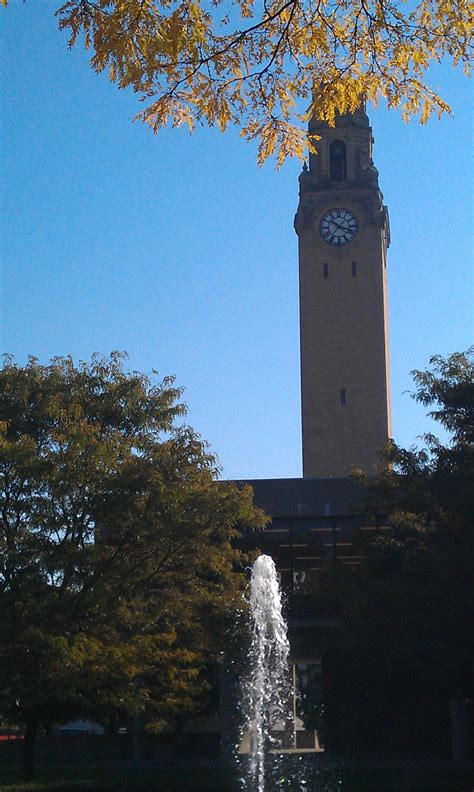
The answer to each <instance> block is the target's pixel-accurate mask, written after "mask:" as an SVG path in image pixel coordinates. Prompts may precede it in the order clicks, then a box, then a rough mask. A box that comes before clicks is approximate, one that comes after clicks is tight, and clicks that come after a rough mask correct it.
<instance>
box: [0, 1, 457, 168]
mask: <svg viewBox="0 0 474 792" xmlns="http://www.w3.org/2000/svg"><path fill="white" fill-rule="evenodd" d="M1 2H2V3H3V5H7V4H8V0H1ZM56 13H57V15H58V17H59V27H60V28H61V29H63V30H66V31H68V33H69V46H70V47H72V46H74V45H75V44H76V43H77V42H78V40H80V39H82V40H83V42H84V45H85V47H86V49H88V50H91V51H92V55H91V66H92V68H93V69H94V70H95V71H97V72H102V71H104V70H106V69H108V73H109V77H110V79H111V81H113V82H115V83H117V85H118V86H119V87H120V88H128V87H131V88H132V89H133V90H134V91H135V92H136V93H138V94H139V95H140V97H141V98H142V100H143V101H145V102H148V103H149V104H148V106H147V107H146V108H145V109H144V110H143V111H142V112H141V113H140V114H139V115H138V116H137V118H141V119H142V120H143V121H145V122H146V123H147V124H149V125H150V127H151V128H152V129H153V131H154V132H156V131H157V130H158V129H160V128H161V127H163V126H164V125H166V124H167V123H171V124H172V125H173V126H180V125H181V124H183V123H185V124H187V125H188V126H189V128H190V130H192V129H193V128H194V127H195V125H196V124H202V123H205V124H208V125H210V126H213V125H217V126H218V127H219V129H221V130H225V129H226V127H227V126H228V125H229V123H232V124H236V125H238V126H239V127H241V135H242V136H243V137H245V138H247V139H258V140H259V153H258V159H259V162H263V161H264V160H265V159H266V158H267V157H268V156H269V155H270V154H272V153H273V152H274V151H276V152H277V162H278V164H281V163H282V162H283V161H284V159H285V158H286V157H287V156H288V155H296V156H298V157H300V158H302V157H303V156H304V153H305V150H306V147H307V146H309V148H310V149H312V142H311V139H309V138H308V136H307V133H306V131H305V130H304V129H303V127H302V123H304V121H305V120H306V121H307V120H308V119H309V118H311V117H312V116H313V115H316V116H318V117H319V118H321V119H323V120H327V121H328V122H329V123H330V124H332V125H333V124H334V119H335V114H336V113H346V112H353V111H354V110H355V109H356V108H357V107H359V106H360V105H361V103H362V101H363V100H364V99H368V100H369V101H371V102H373V103H374V104H376V103H377V101H378V99H379V98H381V97H383V98H384V99H386V100H387V103H388V106H389V107H399V106H401V107H402V111H403V116H404V118H405V119H408V118H411V117H412V116H414V115H416V114H420V118H421V122H422V123H424V122H425V121H426V120H427V119H428V118H429V116H430V115H431V113H432V112H433V111H435V112H436V113H438V115H441V114H442V113H444V112H449V107H448V105H447V104H446V103H445V102H444V101H443V100H442V99H441V97H440V96H438V95H437V94H436V93H435V92H434V91H433V90H432V89H431V88H429V87H428V85H426V84H425V82H424V80H425V75H426V72H427V71H428V69H429V67H430V64H431V63H433V62H434V61H440V60H442V59H444V60H448V61H449V60H450V61H451V62H452V63H453V64H454V65H456V64H458V63H462V64H463V65H464V68H465V70H466V71H467V70H468V68H469V63H470V53H471V49H470V46H471V41H470V39H471V36H472V17H471V16H470V11H469V3H468V2H467V0H456V1H455V0H420V2H419V4H418V5H413V4H410V5H409V6H408V7H407V8H403V7H402V6H401V5H400V4H399V3H397V2H394V1H393V0H343V2H332V0H278V2H264V3H263V4H262V7H261V8H260V7H259V6H256V4H255V3H254V1H253V0H237V2H236V3H231V2H228V0H213V2H212V3H211V4H210V5H209V7H207V8H206V7H205V6H203V5H202V4H201V2H199V0H178V2H175V3H171V2H164V0H163V1H162V2H159V0H68V2H65V3H64V4H63V5H62V6H61V7H60V8H59V9H58V10H57V12H56Z"/></svg>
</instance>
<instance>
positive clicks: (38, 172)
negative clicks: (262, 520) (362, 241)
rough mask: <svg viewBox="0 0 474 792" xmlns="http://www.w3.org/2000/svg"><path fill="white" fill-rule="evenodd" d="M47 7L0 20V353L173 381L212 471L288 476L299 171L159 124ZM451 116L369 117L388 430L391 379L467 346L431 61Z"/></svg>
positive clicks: (401, 438)
mask: <svg viewBox="0 0 474 792" xmlns="http://www.w3.org/2000/svg"><path fill="white" fill-rule="evenodd" d="M58 4H59V2H51V0H42V2H41V3H34V2H27V3H21V2H18V0H17V1H15V0H13V2H12V3H11V6H10V8H9V9H8V10H7V11H3V10H2V24H3V40H4V54H3V84H2V133H3V134H2V137H3V140H4V144H3V155H2V159H3V229H2V251H3V270H2V316H1V319H2V326H1V344H0V346H1V348H2V350H3V351H6V352H9V353H11V354H13V355H14V356H15V358H16V359H17V361H19V362H20V363H23V362H24V361H25V360H26V357H27V355H28V354H33V355H36V356H37V357H38V358H39V359H40V360H41V362H47V361H48V360H49V359H50V358H51V357H52V356H54V355H67V354H72V355H73V357H74V358H75V359H76V360H79V359H88V358H90V356H91V354H92V353H93V352H99V353H102V354H108V353H109V352H110V351H111V350H112V349H119V350H127V351H128V353H129V365H130V368H133V369H136V370H140V371H147V372H149V371H151V369H152V368H156V369H158V370H159V372H160V373H161V374H163V375H165V374H175V375H176V378H177V382H178V384H180V385H183V386H185V388H186V394H185V401H186V402H187V404H188V406H189V415H188V422H189V423H190V424H191V425H192V426H193V427H194V428H195V429H196V430H197V431H199V432H200V433H201V434H202V436H203V437H204V438H205V439H206V440H208V441H209V443H210V445H211V448H212V450H213V451H214V452H215V453H216V454H217V455H218V457H219V460H220V463H221V465H222V467H223V475H224V476H226V477H230V478H243V477H248V478H253V477H254V478H261V477H285V476H299V475H301V460H300V458H301V439H300V403H299V340H298V292H297V288H298V280H297V274H298V273H297V240H296V235H295V233H294V230H293V217H294V213H295V210H296V206H297V201H298V174H299V171H300V165H299V163H297V162H295V161H293V162H289V163H288V164H287V165H285V166H284V167H283V169H282V170H281V171H279V172H277V171H275V170H274V167H273V164H271V163H268V164H267V165H266V166H264V167H263V168H258V167H257V165H256V150H255V147H254V146H253V145H252V144H248V143H245V142H243V141H242V140H241V139H240V138H239V135H238V130H236V129H230V130H229V131H228V132H227V133H226V134H225V135H222V134H221V133H219V132H218V131H217V130H214V129H205V128H203V129H199V130H198V131H197V132H196V133H195V134H194V135H192V136H190V135H189V134H188V133H187V131H185V130H181V129H180V130H165V131H163V132H160V133H159V134H158V135H157V136H154V135H153V134H152V133H151V132H150V131H149V130H148V129H147V128H146V127H144V126H143V125H141V124H140V123H135V124H133V123H132V118H133V116H134V115H135V113H136V112H138V111H139V110H140V108H141V105H140V104H139V102H138V99H137V97H135V96H133V95H131V94H130V93H124V92H121V91H118V90H117V88H116V87H115V86H113V85H111V84H110V83H109V82H108V79H107V77H106V76H105V75H101V76H97V75H95V74H94V73H93V72H92V71H91V70H90V69H89V67H88V64H87V58H86V56H85V55H84V53H83V52H82V51H80V49H76V50H74V51H72V52H69V51H68V49H67V47H66V37H65V36H64V34H61V33H59V32H58V30H57V23H56V21H55V19H54V17H53V11H54V10H55V8H56V7H57V5H58ZM430 82H431V84H432V86H433V87H435V88H437V89H438V90H440V92H441V93H442V95H443V97H444V98H445V99H446V100H447V101H448V102H449V103H450V104H451V106H452V108H453V112H454V116H453V117H452V118H444V119H443V120H441V121H437V120H436V119H433V120H432V121H430V123H429V124H428V125H427V126H424V127H422V126H420V125H419V124H417V123H416V122H412V123H411V124H410V125H405V124H404V123H403V122H402V120H401V118H400V116H399V115H398V114H396V113H395V112H393V111H392V112H390V113H389V112H387V111H386V110H385V109H383V108H380V109H378V110H376V111H375V110H374V109H372V108H369V115H370V118H371V122H372V126H373V131H374V136H375V149H374V160H375V164H376V165H377V167H378V169H379V172H380V184H381V188H382V190H383V193H384V196H385V201H386V203H387V204H388V206H389V211H390V220H391V231H392V246H391V248H390V251H389V310H390V339H391V343H390V349H391V370H392V401H393V434H394V439H395V440H396V441H397V442H398V443H401V444H403V445H405V446H407V445H410V444H412V443H413V442H414V441H415V438H416V436H417V435H419V434H420V433H421V432H423V431H426V430H428V429H429V428H431V427H430V425H429V422H427V421H426V420H425V418H424V413H425V410H424V408H421V407H419V406H417V405H416V404H415V403H414V402H413V401H412V400H411V399H410V398H409V396H408V395H407V393H406V391H407V390H409V389H410V388H411V378H410V375H409V372H410V370H411V369H414V368H424V367H425V366H426V365H427V363H428V359H429V357H430V356H431V355H432V354H435V353H441V354H449V353H450V352H453V351H458V350H463V349H466V348H467V347H468V345H469V344H470V343H471V341H472V337H473V334H472V330H473V323H472V306H473V288H472V252H471V251H472V181H471V175H470V174H471V170H470V161H469V151H470V144H471V138H470V129H471V128H470V124H471V118H470V113H469V106H470V104H471V102H472V94H471V88H470V84H469V82H468V81H467V80H466V79H465V78H464V76H463V75H462V73H461V71H460V70H453V69H452V68H451V67H449V66H437V67H436V68H435V69H433V70H432V73H431V74H430Z"/></svg>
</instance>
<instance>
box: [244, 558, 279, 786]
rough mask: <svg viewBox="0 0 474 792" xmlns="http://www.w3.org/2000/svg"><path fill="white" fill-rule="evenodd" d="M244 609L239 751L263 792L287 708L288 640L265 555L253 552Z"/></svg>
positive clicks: (273, 570) (253, 782) (275, 580)
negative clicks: (247, 630)
mask: <svg viewBox="0 0 474 792" xmlns="http://www.w3.org/2000/svg"><path fill="white" fill-rule="evenodd" d="M250 613H251V618H252V628H253V629H252V633H253V634H252V644H251V649H250V657H249V661H250V663H249V665H250V673H249V677H248V679H246V680H245V688H244V690H243V709H244V713H245V733H244V739H243V741H242V743H241V747H240V752H241V753H246V754H248V755H249V758H250V761H249V767H248V775H249V778H248V781H249V782H250V784H251V789H252V790H255V792H265V775H266V770H267V766H266V765H267V763H266V758H267V756H268V754H269V752H270V751H272V750H275V748H276V747H277V745H278V743H279V742H281V734H282V733H285V731H286V730H287V729H288V726H289V717H290V712H291V711H290V707H289V704H290V697H291V688H290V682H289V668H288V656H289V653H290V644H289V641H288V636H287V628H286V623H285V620H284V618H283V615H282V609H281V593H280V589H279V585H278V577H277V572H276V568H275V564H274V562H273V559H272V558H270V556H267V555H261V556H259V557H258V558H257V560H256V561H255V563H254V565H253V567H252V577H251V581H250ZM279 738H280V739H279ZM275 764H276V762H274V763H273V765H275Z"/></svg>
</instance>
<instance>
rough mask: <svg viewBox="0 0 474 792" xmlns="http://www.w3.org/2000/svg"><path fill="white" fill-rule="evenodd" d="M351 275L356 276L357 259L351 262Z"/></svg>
mask: <svg viewBox="0 0 474 792" xmlns="http://www.w3.org/2000/svg"><path fill="white" fill-rule="evenodd" d="M352 277H353V278H356V277H357V261H353V262H352Z"/></svg>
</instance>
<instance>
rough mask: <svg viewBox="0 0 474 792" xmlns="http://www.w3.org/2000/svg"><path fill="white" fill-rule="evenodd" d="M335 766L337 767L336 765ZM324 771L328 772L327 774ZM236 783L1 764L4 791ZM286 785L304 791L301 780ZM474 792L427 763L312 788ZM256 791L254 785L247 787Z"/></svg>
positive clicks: (206, 773)
mask: <svg viewBox="0 0 474 792" xmlns="http://www.w3.org/2000/svg"><path fill="white" fill-rule="evenodd" d="M334 769H335V768H334V767H333V770H334ZM323 775H325V774H323ZM341 782H342V783H341ZM238 788H239V787H238V785H236V784H235V783H234V784H233V783H232V780H231V777H230V775H229V774H228V773H227V772H225V771H224V770H222V769H219V768H210V767H207V768H202V767H195V768H166V769H163V768H159V767H154V768H138V769H133V768H130V767H127V768H91V769H76V770H73V769H71V768H64V769H56V770H54V769H50V770H40V771H38V776H37V778H36V780H35V781H34V782H24V781H21V780H20V779H19V774H18V772H16V771H13V770H9V771H5V770H3V771H2V770H0V792H76V790H77V792H82V791H84V792H86V791H87V792H110V790H114V792H135V791H136V792H155V791H156V792H235V790H236V789H238ZM285 789H286V790H290V791H292V792H301V787H300V785H299V783H298V781H293V782H287V785H286V786H285ZM312 790H314V792H473V790H474V771H470V770H466V769H456V768H453V767H445V768H436V769H434V768H433V769H427V768H423V769H421V768H418V769H406V770H402V769H393V768H392V769H387V768H381V767H377V768H368V767H365V768H358V769H354V768H352V769H346V770H341V771H337V770H336V773H335V774H332V780H329V779H328V777H327V776H326V777H325V779H323V778H321V782H320V783H318V781H317V779H316V776H315V782H314V785H313V787H310V788H309V789H308V792H312ZM249 792H254V790H249Z"/></svg>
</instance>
